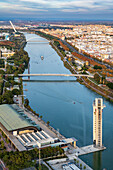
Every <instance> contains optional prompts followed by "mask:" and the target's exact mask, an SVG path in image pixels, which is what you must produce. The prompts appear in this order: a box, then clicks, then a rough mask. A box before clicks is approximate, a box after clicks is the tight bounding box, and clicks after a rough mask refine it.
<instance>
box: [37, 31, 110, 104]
mask: <svg viewBox="0 0 113 170" xmlns="http://www.w3.org/2000/svg"><path fill="white" fill-rule="evenodd" d="M35 34H37V35H39V36H41V37H43V38H46V39H47V40H50V45H51V46H52V48H53V49H54V50H55V51H56V52H57V53H58V55H59V56H60V57H61V60H62V61H63V63H64V66H65V67H66V68H67V69H69V70H70V72H71V73H72V74H76V73H77V72H76V70H75V68H76V66H75V68H73V66H74V63H73V62H72V65H71V64H70V63H69V62H68V61H69V59H68V61H67V60H66V59H65V57H66V54H65V51H71V50H70V49H69V48H68V47H67V46H66V45H65V44H64V43H63V42H62V41H61V40H60V39H58V38H57V37H54V36H52V35H49V34H46V33H43V32H41V31H35ZM75 48H76V47H75ZM72 54H73V55H74V56H75V57H76V55H77V57H78V56H80V58H79V57H78V58H79V59H81V60H82V59H83V60H82V61H84V60H88V59H87V58H85V57H84V56H82V54H80V55H79V54H78V53H76V52H72ZM90 60H91V59H89V61H90ZM91 62H92V64H93V65H94V68H96V67H97V68H96V69H97V70H96V69H95V71H98V72H100V70H101V69H106V67H105V66H104V65H102V64H98V63H97V62H96V61H95V62H93V61H92V60H91ZM100 67H101V68H100ZM86 68H87V67H86ZM98 68H99V69H98ZM82 73H83V74H86V70H85V69H84V71H83V72H82ZM96 74H97V72H96ZM98 75H99V74H98ZM103 77H104V76H103ZM103 77H102V76H99V81H101V82H102V87H101V86H99V82H98V83H95V82H94V81H92V80H90V79H89V78H86V77H84V78H77V81H78V82H79V83H80V84H83V85H85V86H86V87H87V88H89V89H91V90H92V91H94V92H96V93H98V94H99V95H101V96H103V97H105V98H106V100H108V101H110V102H113V91H112V89H111V90H110V89H108V88H104V85H105V78H103ZM103 82H104V83H103ZM107 84H108V86H110V85H111V84H110V83H107ZM111 87H112V85H111Z"/></svg>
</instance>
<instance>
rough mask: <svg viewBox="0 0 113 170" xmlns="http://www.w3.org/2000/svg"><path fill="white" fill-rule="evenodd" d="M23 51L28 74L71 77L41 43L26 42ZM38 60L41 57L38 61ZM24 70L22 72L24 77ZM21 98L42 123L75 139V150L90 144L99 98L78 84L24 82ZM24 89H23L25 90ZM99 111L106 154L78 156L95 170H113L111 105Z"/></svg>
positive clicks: (34, 37)
mask: <svg viewBox="0 0 113 170" xmlns="http://www.w3.org/2000/svg"><path fill="white" fill-rule="evenodd" d="M25 36H26V39H27V40H29V39H30V38H32V40H42V41H43V40H45V39H44V38H42V37H40V36H38V35H35V34H28V33H25ZM25 50H26V51H27V52H28V54H29V57H30V73H65V74H71V73H70V71H69V70H68V69H66V68H65V67H64V65H63V62H62V61H61V59H60V57H59V56H58V54H57V53H56V52H55V50H54V49H53V48H52V47H51V46H50V45H49V44H48V43H44V42H40V43H36V42H35V43H33V42H31V43H30V42H28V43H27V45H26V47H25ZM40 56H44V59H43V60H41V57H40ZM27 72H28V70H26V71H25V73H27ZM31 79H33V80H34V79H35V80H39V79H40V80H48V79H49V80H50V79H52V80H59V79H60V80H61V79H63V80H73V79H74V80H75V78H69V77H67V78H66V77H65V78H62V77H59V78H57V77H53V78H48V77H33V78H31ZM23 84H24V89H27V90H28V91H24V94H25V95H26V97H27V98H28V99H29V101H30V106H31V107H32V108H33V110H35V111H36V112H37V113H39V114H40V115H42V116H43V120H44V121H50V125H51V126H53V127H54V128H55V129H59V132H60V133H61V134H63V135H64V136H65V137H75V138H76V139H77V140H78V142H77V145H78V146H86V145H90V144H92V143H93V107H92V104H93V101H94V99H95V98H97V97H101V96H100V95H98V94H96V93H95V92H93V91H91V90H90V89H88V88H86V87H85V86H84V85H81V84H79V83H78V82H46V81H45V82H27V83H23ZM25 85H26V86H25ZM103 100H104V104H105V105H106V108H104V110H103V144H104V146H105V147H106V148H107V149H106V150H104V151H102V152H98V153H94V154H88V155H85V156H81V157H80V158H82V159H83V160H84V161H85V162H86V163H88V165H89V166H91V167H92V168H94V169H95V170H101V169H103V168H106V169H107V170H112V169H113V158H112V155H113V104H112V103H110V102H108V101H106V100H105V99H104V98H103Z"/></svg>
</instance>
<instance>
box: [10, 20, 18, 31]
mask: <svg viewBox="0 0 113 170" xmlns="http://www.w3.org/2000/svg"><path fill="white" fill-rule="evenodd" d="M9 22H10V24H11V26H12V27H13V29H14V32H17V31H16V29H15V27H14V25H13V23H12V22H11V21H9Z"/></svg>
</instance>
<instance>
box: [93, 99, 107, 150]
mask: <svg viewBox="0 0 113 170" xmlns="http://www.w3.org/2000/svg"><path fill="white" fill-rule="evenodd" d="M104 107H105V105H103V99H102V98H96V99H95V100H94V103H93V144H94V146H95V147H102V111H103V108H104Z"/></svg>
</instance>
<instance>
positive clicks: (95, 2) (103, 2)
mask: <svg viewBox="0 0 113 170" xmlns="http://www.w3.org/2000/svg"><path fill="white" fill-rule="evenodd" d="M7 17H13V18H42V19H49V18H53V19H59V18H61V19H70V20H71V19H72V20H73V19H75V20H76V19H77V20H79V19H80V20H81V19H86V20H88V19H89V20H113V0H0V18H3V19H4V18H7Z"/></svg>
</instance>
